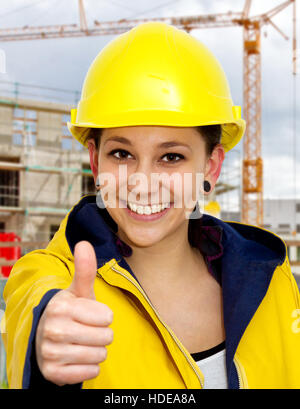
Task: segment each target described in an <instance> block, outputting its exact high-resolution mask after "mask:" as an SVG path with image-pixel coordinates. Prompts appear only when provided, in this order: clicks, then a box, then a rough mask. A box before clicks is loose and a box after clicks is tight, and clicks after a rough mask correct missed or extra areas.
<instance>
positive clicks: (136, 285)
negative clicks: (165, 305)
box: [99, 267, 204, 389]
mask: <svg viewBox="0 0 300 409" xmlns="http://www.w3.org/2000/svg"><path fill="white" fill-rule="evenodd" d="M110 268H111V269H112V270H113V271H115V272H116V273H118V274H120V275H121V276H123V277H124V278H126V280H128V281H130V282H131V283H132V284H133V285H134V286H135V287H136V288H137V289H138V290H139V292H140V293H141V294H142V295H143V296H144V298H145V299H146V301H147V302H148V304H149V305H150V306H151V308H152V309H153V311H154V312H155V314H156V316H157V318H158V319H159V321H160V322H161V324H162V325H163V326H164V327H165V329H166V330H167V331H168V332H169V334H170V335H171V337H172V339H173V340H174V341H175V342H176V344H177V346H178V347H179V349H180V350H181V352H182V353H183V354H184V356H185V358H186V360H187V361H188V363H189V364H190V366H191V367H192V369H193V371H194V372H195V374H196V375H197V378H198V380H199V383H200V385H201V388H202V389H203V388H204V385H203V384H202V380H201V378H200V375H199V374H198V373H197V371H196V370H195V368H194V366H193V364H192V362H191V360H190V359H189V357H188V356H187V354H186V353H185V351H184V350H183V349H182V348H181V346H180V345H179V343H178V341H177V339H176V338H175V336H174V335H173V334H172V332H171V330H170V329H169V328H168V326H167V325H166V324H165V323H164V322H163V320H162V319H161V317H160V316H159V314H158V312H157V310H156V309H155V307H154V306H153V304H152V302H151V301H150V299H149V298H148V296H147V294H146V293H145V291H144V290H143V289H142V287H140V286H139V285H138V284H137V283H135V282H134V281H133V280H131V279H130V278H128V277H127V276H126V275H125V274H124V273H122V272H121V271H119V270H117V269H116V268H115V267H110ZM99 275H100V274H99Z"/></svg>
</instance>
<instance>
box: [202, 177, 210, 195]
mask: <svg viewBox="0 0 300 409" xmlns="http://www.w3.org/2000/svg"><path fill="white" fill-rule="evenodd" d="M203 187H204V191H205V192H209V191H210V189H211V185H210V183H209V181H208V180H205V181H204V183H203Z"/></svg>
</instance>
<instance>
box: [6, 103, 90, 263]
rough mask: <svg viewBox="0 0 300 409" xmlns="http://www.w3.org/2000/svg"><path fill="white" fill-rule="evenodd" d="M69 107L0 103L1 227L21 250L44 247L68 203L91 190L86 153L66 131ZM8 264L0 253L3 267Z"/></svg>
mask: <svg viewBox="0 0 300 409" xmlns="http://www.w3.org/2000/svg"><path fill="white" fill-rule="evenodd" d="M69 112H70V106H69V105H67V104H58V103H53V102H41V101H39V102H37V101H33V100H28V99H26V100H25V99H24V100H23V99H19V98H18V99H17V101H16V100H15V99H14V98H7V97H5V98H2V99H1V102H0V144H1V147H0V152H1V154H0V230H1V232H2V242H3V240H6V239H7V237H6V236H5V235H3V233H5V234H6V235H7V234H11V233H13V234H15V236H16V240H17V241H20V242H19V243H18V246H20V247H21V253H22V254H25V253H27V252H28V251H30V250H32V249H36V248H43V247H45V245H46V244H47V243H48V242H49V239H50V238H51V237H52V235H53V234H54V233H55V231H56V230H57V229H58V226H59V224H60V222H61V220H62V218H63V216H64V215H65V214H66V213H67V211H68V210H69V209H70V207H71V206H73V205H74V204H75V203H76V202H77V201H78V200H79V198H80V196H81V195H83V194H86V193H91V192H94V181H93V178H92V174H91V171H90V167H89V156H88V152H87V150H86V149H83V147H82V145H81V144H79V143H78V142H77V141H76V140H75V139H74V138H72V137H71V136H70V134H69V133H68V129H67V126H66V123H67V121H68V118H69ZM9 240H11V238H10V239H9ZM3 244H4V243H2V245H3ZM10 245H11V244H10ZM12 262H13V261H12ZM9 264H10V262H9V260H7V259H5V257H3V256H2V258H1V266H2V267H5V266H8V265H9Z"/></svg>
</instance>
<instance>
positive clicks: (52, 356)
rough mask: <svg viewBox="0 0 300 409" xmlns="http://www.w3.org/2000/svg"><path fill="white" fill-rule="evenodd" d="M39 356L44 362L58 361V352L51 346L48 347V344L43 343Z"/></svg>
mask: <svg viewBox="0 0 300 409" xmlns="http://www.w3.org/2000/svg"><path fill="white" fill-rule="evenodd" d="M41 354H42V357H43V359H44V360H47V361H48V360H49V361H54V360H57V359H58V352H57V350H56V349H55V348H54V347H53V345H49V343H48V342H44V343H43V344H42V346H41Z"/></svg>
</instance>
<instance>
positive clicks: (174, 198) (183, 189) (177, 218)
mask: <svg viewBox="0 0 300 409" xmlns="http://www.w3.org/2000/svg"><path fill="white" fill-rule="evenodd" d="M89 153H90V159H91V168H92V171H93V175H94V179H95V182H96V179H97V176H98V181H99V180H100V184H101V195H102V199H103V201H104V203H105V205H106V209H107V211H108V212H109V214H110V215H111V217H112V218H113V219H114V221H115V222H116V223H117V225H118V234H119V236H120V237H121V238H122V239H124V240H126V241H127V243H128V244H134V245H136V246H139V247H148V246H152V245H154V244H156V243H158V242H160V241H161V240H163V239H164V238H166V237H167V236H169V235H171V234H173V233H175V232H176V231H177V230H178V229H180V227H182V226H183V224H187V223H188V217H189V214H190V213H191V212H192V211H193V209H194V207H195V204H196V200H198V198H199V195H200V194H202V197H203V180H208V181H209V182H210V184H211V186H212V189H213V187H214V185H215V183H216V181H217V178H218V176H219V173H220V170H221V165H222V162H223V160H224V149H223V147H222V145H218V146H217V147H216V148H215V149H214V151H213V153H212V155H211V157H207V156H206V150H205V142H204V139H203V138H202V136H201V135H200V134H199V132H197V131H196V129H195V128H192V127H191V128H187V127H184V128H183V127H165V126H164V127H160V126H131V127H120V128H108V129H104V130H103V132H102V135H101V142H100V146H99V151H98V152H97V151H96V149H95V144H94V141H90V142H89ZM120 165H122V166H120ZM99 174H100V179H99ZM200 197H201V196H200ZM165 204H167V207H166V208H165V209H161V208H160V207H159V206H158V205H163V207H164V206H165ZM150 206H151V207H150Z"/></svg>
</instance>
